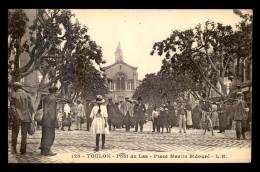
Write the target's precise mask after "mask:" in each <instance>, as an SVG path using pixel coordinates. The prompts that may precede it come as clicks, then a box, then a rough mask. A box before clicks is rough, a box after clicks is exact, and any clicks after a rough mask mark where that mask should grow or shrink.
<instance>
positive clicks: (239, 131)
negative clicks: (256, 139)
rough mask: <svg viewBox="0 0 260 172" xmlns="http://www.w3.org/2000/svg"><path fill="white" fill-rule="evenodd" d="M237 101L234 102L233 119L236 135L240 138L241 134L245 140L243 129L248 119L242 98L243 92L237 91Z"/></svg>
mask: <svg viewBox="0 0 260 172" xmlns="http://www.w3.org/2000/svg"><path fill="white" fill-rule="evenodd" d="M237 98H238V100H237V102H235V103H234V105H233V107H234V121H235V123H236V136H237V140H240V137H241V135H242V138H243V139H244V140H246V136H245V130H246V120H247V119H248V115H247V112H246V107H247V104H246V102H245V101H244V100H243V93H242V92H238V93H237Z"/></svg>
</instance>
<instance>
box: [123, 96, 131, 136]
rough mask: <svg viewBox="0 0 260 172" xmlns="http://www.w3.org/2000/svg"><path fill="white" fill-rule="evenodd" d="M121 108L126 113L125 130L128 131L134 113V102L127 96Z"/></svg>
mask: <svg viewBox="0 0 260 172" xmlns="http://www.w3.org/2000/svg"><path fill="white" fill-rule="evenodd" d="M121 110H122V112H123V114H124V120H123V121H124V122H123V123H124V125H125V130H126V131H130V117H131V116H132V114H133V112H132V111H133V108H132V104H131V103H130V101H129V97H125V101H124V102H122V104H121Z"/></svg>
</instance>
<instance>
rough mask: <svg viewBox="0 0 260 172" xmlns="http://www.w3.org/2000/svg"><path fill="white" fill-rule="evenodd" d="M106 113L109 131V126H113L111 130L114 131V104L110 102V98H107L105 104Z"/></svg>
mask: <svg viewBox="0 0 260 172" xmlns="http://www.w3.org/2000/svg"><path fill="white" fill-rule="evenodd" d="M107 114H108V125H109V131H111V126H113V131H115V124H114V121H115V119H114V118H115V104H114V103H113V102H112V98H109V99H108V104H107Z"/></svg>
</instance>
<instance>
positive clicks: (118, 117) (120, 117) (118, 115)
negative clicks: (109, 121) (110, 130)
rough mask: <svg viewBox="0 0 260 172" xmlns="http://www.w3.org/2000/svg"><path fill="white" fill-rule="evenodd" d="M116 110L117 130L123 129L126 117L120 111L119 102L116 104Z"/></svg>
mask: <svg viewBox="0 0 260 172" xmlns="http://www.w3.org/2000/svg"><path fill="white" fill-rule="evenodd" d="M114 108H115V109H114V110H115V113H116V117H115V125H116V127H117V128H122V121H123V118H124V115H123V113H122V112H121V111H120V109H119V103H118V102H116V103H115V106H114Z"/></svg>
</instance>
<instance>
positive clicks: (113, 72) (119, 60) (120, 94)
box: [104, 42, 139, 102]
mask: <svg viewBox="0 0 260 172" xmlns="http://www.w3.org/2000/svg"><path fill="white" fill-rule="evenodd" d="M114 54H115V63H114V64H111V65H109V66H106V67H104V70H105V73H106V77H107V78H108V83H107V84H108V89H109V93H108V94H107V95H106V96H105V98H106V100H107V99H108V98H109V97H110V98H112V100H113V102H120V101H124V100H125V97H126V96H128V97H130V98H131V97H133V95H134V93H135V90H136V88H137V87H138V86H139V80H138V73H137V67H134V66H131V65H129V64H126V63H125V62H124V59H123V52H122V50H121V46H120V42H119V43H118V46H117V48H116V51H115V53H114Z"/></svg>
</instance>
